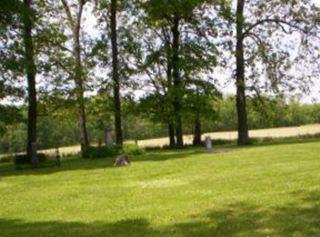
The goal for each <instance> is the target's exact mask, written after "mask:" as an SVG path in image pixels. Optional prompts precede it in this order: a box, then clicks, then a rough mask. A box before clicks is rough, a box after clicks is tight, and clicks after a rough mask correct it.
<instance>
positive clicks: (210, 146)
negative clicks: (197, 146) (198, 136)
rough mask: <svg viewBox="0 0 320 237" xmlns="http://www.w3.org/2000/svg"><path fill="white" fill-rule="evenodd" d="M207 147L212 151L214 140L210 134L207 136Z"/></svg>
mask: <svg viewBox="0 0 320 237" xmlns="http://www.w3.org/2000/svg"><path fill="white" fill-rule="evenodd" d="M206 149H207V151H212V140H211V137H210V136H207V137H206Z"/></svg>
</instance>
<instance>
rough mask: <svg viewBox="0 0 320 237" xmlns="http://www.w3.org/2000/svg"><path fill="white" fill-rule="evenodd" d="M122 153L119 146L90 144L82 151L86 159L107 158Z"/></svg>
mask: <svg viewBox="0 0 320 237" xmlns="http://www.w3.org/2000/svg"><path fill="white" fill-rule="evenodd" d="M119 154H121V148H120V147H119V146H116V145H114V146H101V147H93V146H89V147H87V148H86V149H85V150H84V151H83V152H82V157H83V158H86V159H95V158H106V157H112V156H116V155H119Z"/></svg>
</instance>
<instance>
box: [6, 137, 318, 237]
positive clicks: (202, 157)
mask: <svg viewBox="0 0 320 237" xmlns="http://www.w3.org/2000/svg"><path fill="white" fill-rule="evenodd" d="M216 151H217V152H216V153H204V152H202V151H201V150H194V149H187V150H181V151H171V152H168V151H162V152H154V153H148V154H146V155H144V156H140V157H135V158H134V159H133V163H132V165H131V166H130V167H126V168H114V167H112V166H111V163H112V161H111V159H109V160H106V159H101V160H81V159H68V160H64V161H63V166H62V167H61V168H45V169H38V170H25V171H15V170H14V169H13V167H12V166H11V165H10V164H2V165H0V200H1V201H0V236H1V237H6V236H24V237H28V236H36V237H39V236H59V237H63V236H107V237H109V236H110V237H127V236H130V237H144V236H156V237H166V236H168V237H169V236H170V237H171V236H173V237H201V236H206V237H207V236H208V237H213V236H218V237H221V236H237V237H240V236H243V237H250V236H252V237H259V236H261V237H262V236H264V237H266V236H272V237H289V236H292V237H303V236H304V237H319V236H320V142H308V143H307V142H306V143H301V144H298V143H297V144H291V145H289V144H288V145H269V146H259V147H247V148H229V149H223V150H216Z"/></svg>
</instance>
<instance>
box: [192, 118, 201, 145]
mask: <svg viewBox="0 0 320 237" xmlns="http://www.w3.org/2000/svg"><path fill="white" fill-rule="evenodd" d="M201 135H202V132H201V121H200V116H199V113H197V115H196V118H195V120H194V135H193V145H195V146H198V145H201Z"/></svg>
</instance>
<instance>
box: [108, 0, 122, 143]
mask: <svg viewBox="0 0 320 237" xmlns="http://www.w3.org/2000/svg"><path fill="white" fill-rule="evenodd" d="M117 7H118V6H117V0H111V6H110V32H111V44H112V80H113V96H114V99H113V100H114V117H115V132H116V143H117V144H118V145H120V146H122V144H123V136H122V125H121V100H120V78H119V62H118V42H117V37H118V36H117V35H118V34H117Z"/></svg>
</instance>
